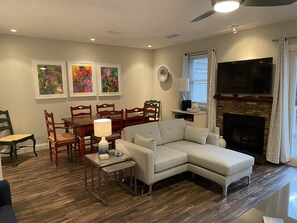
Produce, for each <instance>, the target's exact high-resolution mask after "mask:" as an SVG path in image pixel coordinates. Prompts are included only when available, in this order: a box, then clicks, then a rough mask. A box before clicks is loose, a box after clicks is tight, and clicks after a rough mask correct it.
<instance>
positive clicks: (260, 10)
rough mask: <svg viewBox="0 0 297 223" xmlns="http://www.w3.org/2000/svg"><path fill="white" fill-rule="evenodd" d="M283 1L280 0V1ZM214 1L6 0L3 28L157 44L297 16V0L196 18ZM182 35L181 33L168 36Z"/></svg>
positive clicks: (1, 6) (1, 9) (0, 7)
mask: <svg viewBox="0 0 297 223" xmlns="http://www.w3.org/2000/svg"><path fill="white" fill-rule="evenodd" d="M280 1H281V0H280ZM210 2H211V0H1V1H0V33H3V34H12V33H11V32H10V29H11V28H15V29H17V33H15V34H12V35H21V36H31V37H41V38H50V39H61V40H70V41H79V42H90V38H91V37H94V38H95V39H96V41H95V43H98V44H107V45H115V46H126V47H136V48H143V49H145V48H147V46H148V45H149V44H150V45H152V49H157V48H162V47H166V46H171V45H176V44H179V43H184V42H189V41H193V40H198V39H202V38H206V37H210V36H215V35H218V34H222V33H227V32H231V28H230V26H231V25H235V24H236V25H239V28H238V29H239V31H240V30H243V29H247V28H252V27H257V26H261V25H266V24H272V23H277V22H284V21H289V20H295V19H297V13H296V12H297V3H294V4H292V5H289V6H279V7H247V6H241V7H240V8H239V9H238V10H236V11H234V12H232V13H228V14H220V13H215V14H214V15H212V16H210V17H208V18H206V19H204V20H203V21H200V22H196V23H191V20H193V19H194V18H196V17H197V16H199V15H201V14H203V13H204V12H206V11H208V10H210V9H211V3H210ZM173 34H178V35H179V36H178V37H175V38H171V39H168V38H166V37H168V36H170V35H173Z"/></svg>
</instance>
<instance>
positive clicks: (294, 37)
mask: <svg viewBox="0 0 297 223" xmlns="http://www.w3.org/2000/svg"><path fill="white" fill-rule="evenodd" d="M296 38H297V36H290V37H286V38H285V40H290V39H296ZM277 41H279V39H274V40H272V42H277Z"/></svg>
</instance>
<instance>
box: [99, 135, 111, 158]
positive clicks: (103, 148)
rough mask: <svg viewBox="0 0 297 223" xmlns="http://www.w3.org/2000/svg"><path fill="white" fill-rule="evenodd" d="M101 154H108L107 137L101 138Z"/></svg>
mask: <svg viewBox="0 0 297 223" xmlns="http://www.w3.org/2000/svg"><path fill="white" fill-rule="evenodd" d="M98 148H99V154H108V148H109V145H108V142H107V141H106V139H105V137H102V138H101V141H100V142H99V144H98Z"/></svg>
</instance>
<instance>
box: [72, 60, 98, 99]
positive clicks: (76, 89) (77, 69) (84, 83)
mask: <svg viewBox="0 0 297 223" xmlns="http://www.w3.org/2000/svg"><path fill="white" fill-rule="evenodd" d="M68 76H69V85H70V86H69V92H70V96H75V97H76V96H95V95H96V81H95V78H96V75H95V70H94V64H93V63H72V62H68Z"/></svg>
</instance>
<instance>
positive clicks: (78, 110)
mask: <svg viewBox="0 0 297 223" xmlns="http://www.w3.org/2000/svg"><path fill="white" fill-rule="evenodd" d="M70 111H71V117H72V118H73V117H81V116H92V105H78V106H70Z"/></svg>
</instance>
